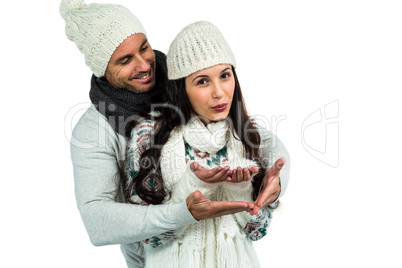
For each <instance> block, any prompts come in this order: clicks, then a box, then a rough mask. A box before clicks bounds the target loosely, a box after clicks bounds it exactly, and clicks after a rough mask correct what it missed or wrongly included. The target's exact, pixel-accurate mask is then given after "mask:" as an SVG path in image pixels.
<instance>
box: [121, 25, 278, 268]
mask: <svg viewBox="0 0 402 268" xmlns="http://www.w3.org/2000/svg"><path fill="white" fill-rule="evenodd" d="M167 65H168V78H169V85H168V92H169V97H168V101H167V104H166V105H165V106H164V108H163V109H162V111H161V115H160V116H159V117H158V118H157V119H156V120H145V121H143V122H142V123H140V124H138V125H137V126H136V127H135V128H134V129H133V131H132V140H131V142H130V148H129V151H128V154H129V155H128V159H129V175H128V176H127V188H126V191H125V194H126V198H127V200H128V201H129V202H131V203H135V204H144V205H146V204H160V203H168V202H181V201H182V200H183V199H185V198H186V197H187V196H188V195H189V194H190V193H192V192H194V191H195V190H200V191H201V192H202V193H203V195H204V196H206V197H207V198H209V199H211V200H237V201H246V202H253V201H254V200H255V199H256V196H257V195H258V192H259V189H260V186H261V181H262V178H263V174H264V172H263V169H262V167H261V161H260V158H259V145H260V135H259V134H258V131H257V129H256V126H255V124H253V123H250V120H249V116H248V114H247V111H246V108H245V105H244V101H243V97H242V93H241V89H240V85H239V82H238V79H237V76H236V73H235V67H236V61H235V58H234V56H233V53H232V51H231V49H230V47H229V46H228V44H227V43H226V41H225V39H224V38H223V36H222V34H221V33H220V31H219V30H218V29H217V28H216V27H215V26H214V25H213V24H212V23H209V22H196V23H193V24H190V25H189V26H187V27H186V28H184V29H183V30H182V31H181V32H180V33H179V34H178V35H177V37H176V38H175V40H174V41H173V42H172V44H171V46H170V48H169V52H168V55H167ZM193 162H197V163H198V164H200V165H201V166H202V167H204V168H206V169H210V168H215V167H221V168H222V171H223V173H222V174H223V175H222V176H224V177H227V181H223V182H220V183H206V182H203V181H202V180H200V179H199V178H197V177H196V176H195V175H194V173H193V172H192V171H191V170H190V168H189V165H190V164H191V163H193ZM155 167H156V168H155ZM251 178H252V179H251ZM251 214H253V213H251V212H250V213H249V214H248V213H246V212H241V213H237V214H234V215H228V216H222V217H218V218H214V219H208V220H202V221H199V222H197V223H196V224H193V225H190V226H187V227H184V228H182V229H180V230H175V231H174V232H173V231H172V232H167V233H165V234H162V235H161V236H158V237H153V238H150V239H147V240H146V241H144V242H145V243H146V244H147V246H146V247H145V249H146V257H145V259H146V263H147V267H186V268H187V267H197V268H198V267H242V268H243V267H259V263H258V259H257V256H256V254H255V252H254V249H253V247H252V244H251V241H252V240H258V239H260V238H261V237H262V236H264V235H265V231H266V227H267V226H268V223H269V219H270V217H271V208H263V209H261V210H260V212H259V213H258V214H257V215H251Z"/></svg>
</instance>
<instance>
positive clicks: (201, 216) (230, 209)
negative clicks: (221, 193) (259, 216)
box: [186, 191, 254, 220]
mask: <svg viewBox="0 0 402 268" xmlns="http://www.w3.org/2000/svg"><path fill="white" fill-rule="evenodd" d="M186 202H187V208H188V210H189V211H190V212H191V214H192V215H193V217H194V218H195V219H196V220H205V219H210V218H215V217H220V216H223V215H229V214H235V213H238V212H242V211H247V212H249V213H250V212H252V210H253V208H254V204H253V203H248V202H243V201H211V200H209V199H207V198H205V197H204V196H203V195H202V194H201V192H200V191H195V192H194V193H192V194H190V195H189V196H188V197H187V199H186Z"/></svg>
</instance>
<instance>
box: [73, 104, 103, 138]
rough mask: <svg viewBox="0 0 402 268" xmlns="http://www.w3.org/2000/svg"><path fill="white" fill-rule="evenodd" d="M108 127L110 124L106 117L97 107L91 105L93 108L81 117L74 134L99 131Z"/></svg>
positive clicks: (89, 108)
mask: <svg viewBox="0 0 402 268" xmlns="http://www.w3.org/2000/svg"><path fill="white" fill-rule="evenodd" d="M107 125H108V122H107V120H106V118H105V116H104V115H102V114H101V113H100V112H98V110H96V108H95V106H94V105H92V104H91V106H90V107H88V109H87V110H86V111H85V112H84V113H83V114H82V115H81V117H80V119H79V120H78V122H77V124H76V125H75V127H74V132H77V131H80V130H85V131H89V130H98V129H99V128H100V127H102V128H105V126H107Z"/></svg>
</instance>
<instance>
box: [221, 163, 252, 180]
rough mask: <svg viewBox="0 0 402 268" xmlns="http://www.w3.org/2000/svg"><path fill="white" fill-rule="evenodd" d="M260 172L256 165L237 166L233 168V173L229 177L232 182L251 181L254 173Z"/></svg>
mask: <svg viewBox="0 0 402 268" xmlns="http://www.w3.org/2000/svg"><path fill="white" fill-rule="evenodd" d="M257 172H258V168H257V167H256V166H251V167H249V168H241V167H237V169H233V170H232V175H231V176H229V177H228V181H231V182H243V181H249V180H250V179H251V176H252V175H253V174H254V173H257Z"/></svg>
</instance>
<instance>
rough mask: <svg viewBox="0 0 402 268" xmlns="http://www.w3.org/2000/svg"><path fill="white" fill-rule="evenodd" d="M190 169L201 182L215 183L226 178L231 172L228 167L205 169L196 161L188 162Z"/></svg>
mask: <svg viewBox="0 0 402 268" xmlns="http://www.w3.org/2000/svg"><path fill="white" fill-rule="evenodd" d="M190 169H191V171H192V172H193V173H194V174H195V175H196V176H197V177H198V178H199V179H200V180H202V181H203V182H207V183H217V182H222V181H225V180H227V178H228V176H230V174H231V170H230V168H229V167H216V168H213V169H208V170H207V169H205V168H203V167H201V166H200V164H198V163H197V162H193V163H191V164H190Z"/></svg>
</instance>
